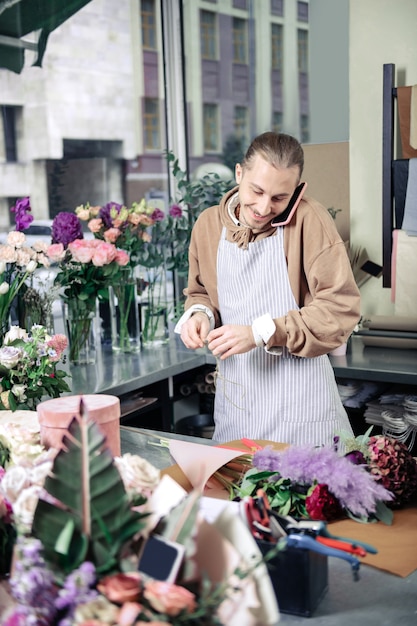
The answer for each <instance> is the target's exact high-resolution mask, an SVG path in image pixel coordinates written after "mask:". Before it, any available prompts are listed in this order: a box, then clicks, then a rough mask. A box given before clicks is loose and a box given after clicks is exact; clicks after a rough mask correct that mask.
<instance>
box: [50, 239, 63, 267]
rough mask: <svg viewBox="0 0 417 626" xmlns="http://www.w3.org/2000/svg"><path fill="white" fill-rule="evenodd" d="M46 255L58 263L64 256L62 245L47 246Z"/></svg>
mask: <svg viewBox="0 0 417 626" xmlns="http://www.w3.org/2000/svg"><path fill="white" fill-rule="evenodd" d="M46 254H47V255H48V257H49V258H50V259H51V261H53V262H55V263H59V262H60V261H62V259H63V258H64V256H65V250H64V246H63V244H62V243H53V244H51V245H50V246H48V248H47V251H46Z"/></svg>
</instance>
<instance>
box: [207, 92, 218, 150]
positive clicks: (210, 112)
mask: <svg viewBox="0 0 417 626" xmlns="http://www.w3.org/2000/svg"><path fill="white" fill-rule="evenodd" d="M203 118H204V119H203V125H204V150H206V151H207V152H217V151H218V149H219V123H218V106H217V104H205V105H204V107H203Z"/></svg>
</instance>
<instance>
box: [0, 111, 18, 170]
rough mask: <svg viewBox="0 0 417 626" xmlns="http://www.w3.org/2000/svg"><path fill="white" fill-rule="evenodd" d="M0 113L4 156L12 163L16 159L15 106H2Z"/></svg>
mask: <svg viewBox="0 0 417 626" xmlns="http://www.w3.org/2000/svg"><path fill="white" fill-rule="evenodd" d="M1 113H2V121H3V134H4V152H5V157H6V161H7V162H8V163H13V162H16V161H17V143H16V107H11V106H2V107H1Z"/></svg>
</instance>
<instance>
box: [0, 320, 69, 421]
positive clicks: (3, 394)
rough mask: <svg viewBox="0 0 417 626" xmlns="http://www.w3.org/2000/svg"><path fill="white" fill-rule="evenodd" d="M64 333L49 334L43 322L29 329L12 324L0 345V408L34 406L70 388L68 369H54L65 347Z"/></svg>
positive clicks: (13, 408) (33, 407) (11, 408)
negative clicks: (0, 345)
mask: <svg viewBox="0 0 417 626" xmlns="http://www.w3.org/2000/svg"><path fill="white" fill-rule="evenodd" d="M67 343H68V342H67V338H66V337H65V335H59V334H58V335H52V336H51V335H49V334H48V333H47V331H46V329H45V328H44V327H43V326H32V329H31V331H30V333H27V331H26V330H24V329H22V328H19V327H18V326H12V327H11V329H10V330H9V331H8V332H7V333H6V335H5V337H4V341H3V345H2V347H1V348H0V390H1V391H0V410H9V409H10V410H12V411H16V410H17V409H28V410H34V409H35V408H36V406H37V404H39V402H40V401H41V400H42V398H44V397H48V396H49V397H51V398H58V397H59V396H60V395H61V394H62V393H64V392H66V391H70V388H69V387H68V384H67V382H66V381H65V377H66V376H67V375H68V374H67V372H65V371H63V370H59V369H57V364H58V362H59V361H60V360H61V359H62V358H63V353H64V350H65V348H66V347H67Z"/></svg>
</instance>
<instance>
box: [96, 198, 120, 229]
mask: <svg viewBox="0 0 417 626" xmlns="http://www.w3.org/2000/svg"><path fill="white" fill-rule="evenodd" d="M121 208H122V205H121V204H118V203H117V202H108V203H107V204H105V205H104V206H102V207H101V209H100V211H99V214H98V217H99V218H101V219H102V220H103V224H104V226H105V227H106V229H107V228H111V227H112V226H113V218H112V217H111V214H110V213H111V211H112V210H115V211H117V213H120V210H121Z"/></svg>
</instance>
